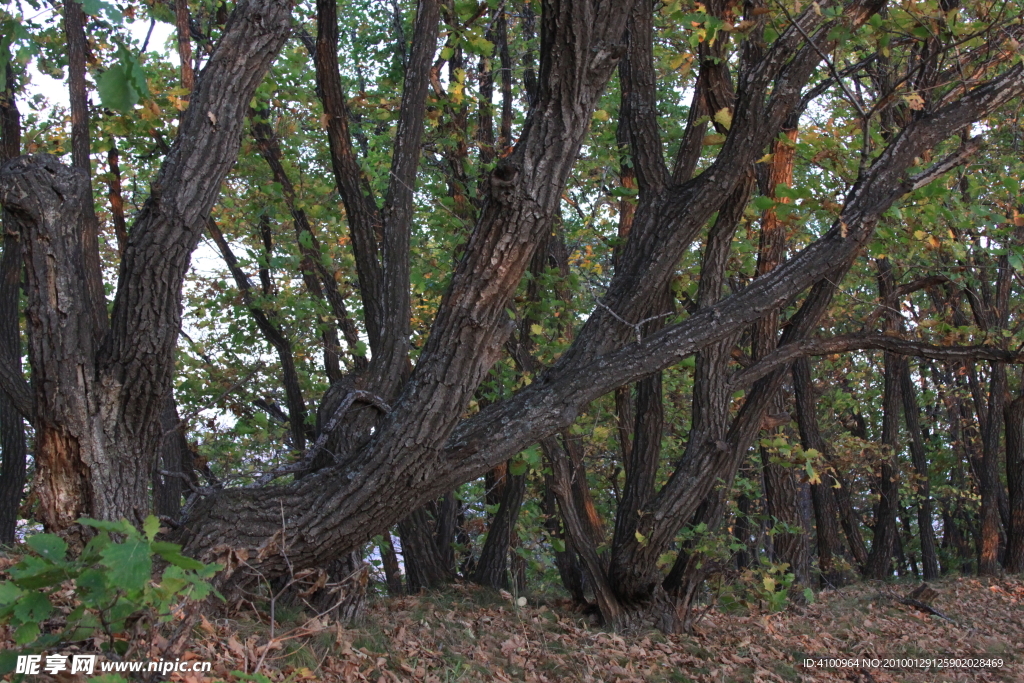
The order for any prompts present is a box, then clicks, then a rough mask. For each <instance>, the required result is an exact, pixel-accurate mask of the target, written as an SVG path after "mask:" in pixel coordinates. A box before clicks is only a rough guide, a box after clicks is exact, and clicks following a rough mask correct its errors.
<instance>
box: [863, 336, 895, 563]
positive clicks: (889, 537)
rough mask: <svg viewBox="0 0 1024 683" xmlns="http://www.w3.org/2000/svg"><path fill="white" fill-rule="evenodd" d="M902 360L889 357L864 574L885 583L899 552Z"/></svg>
mask: <svg viewBox="0 0 1024 683" xmlns="http://www.w3.org/2000/svg"><path fill="white" fill-rule="evenodd" d="M899 392H900V386H899V360H898V357H897V356H895V354H890V353H886V354H885V388H884V395H883V398H882V410H883V414H882V456H881V465H880V466H879V478H878V484H877V486H878V494H879V500H878V505H876V506H875V524H874V538H873V540H872V541H871V555H870V556H869V557H868V562H867V565H866V566H865V568H864V575H865V576H867V577H868V578H871V579H879V580H885V579H889V578H891V577H892V557H893V553H894V552H895V550H896V542H897V538H896V537H897V533H898V531H897V528H896V512H897V510H898V509H899V464H898V460H897V457H896V449H897V448H898V443H897V438H898V436H899V417H900V416H899V409H900V395H899Z"/></svg>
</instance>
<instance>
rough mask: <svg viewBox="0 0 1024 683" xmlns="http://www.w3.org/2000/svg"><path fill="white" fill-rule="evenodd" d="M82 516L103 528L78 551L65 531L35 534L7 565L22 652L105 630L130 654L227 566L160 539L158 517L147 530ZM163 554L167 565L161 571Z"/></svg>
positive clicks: (5, 619) (112, 643)
mask: <svg viewBox="0 0 1024 683" xmlns="http://www.w3.org/2000/svg"><path fill="white" fill-rule="evenodd" d="M79 521H80V523H81V524H83V525H86V526H89V527H92V528H94V529H96V535H95V536H93V538H92V539H91V540H90V541H89V543H88V544H87V545H86V546H85V548H84V549H83V551H82V552H81V554H80V555H78V557H74V558H69V557H68V546H67V544H66V543H65V542H64V541H63V540H62V539H61V538H60V537H59V536H55V535H53V534H38V535H36V536H31V537H29V538H28V539H26V541H25V545H26V546H27V549H28V552H27V553H26V554H25V555H24V556H23V557H22V559H21V561H20V562H18V563H17V564H16V565H14V566H12V567H11V568H10V569H8V570H7V573H8V575H9V576H10V580H7V581H0V625H7V626H9V627H10V629H11V630H12V632H13V638H14V642H15V643H16V644H17V645H19V646H21V652H20V654H26V653H34V652H41V651H43V650H47V649H53V648H56V647H58V646H61V645H66V644H69V643H74V642H79V641H84V640H87V639H90V638H97V637H98V638H100V639H101V640H102V641H103V644H102V647H103V649H104V650H106V651H107V652H112V653H117V654H118V655H123V654H124V653H125V652H126V651H127V650H128V648H129V646H130V645H132V644H133V642H132V641H138V640H139V639H140V637H141V636H142V635H143V634H145V635H146V636H151V635H152V631H153V630H154V629H156V628H159V626H160V625H162V624H165V623H167V622H169V621H171V620H172V619H173V618H174V617H175V614H176V611H177V610H180V609H181V608H182V607H184V605H185V604H187V603H189V602H193V601H198V600H202V599H204V598H206V597H207V596H208V595H210V594H211V593H215V591H213V588H212V587H211V585H210V583H209V582H208V579H210V578H211V577H212V576H213V575H214V574H215V573H216V572H218V571H219V570H220V569H221V566H220V565H216V564H209V565H208V564H203V563H202V562H199V561H197V560H194V559H192V558H190V557H185V556H184V555H182V554H181V546H179V545H177V544H174V543H167V542H163V541H157V540H155V538H156V534H157V531H158V530H159V527H160V522H159V521H158V520H157V518H156V517H153V516H150V517H148V518H147V519H146V521H145V523H144V524H143V529H142V531H139V530H138V529H136V528H135V527H133V526H132V525H131V524H130V523H129V522H128V521H127V520H121V521H119V522H101V521H98V520H94V519H82V520H79ZM157 557H158V558H160V559H161V560H163V561H164V562H166V563H167V566H166V567H165V568H164V569H163V571H162V572H160V575H159V578H154V576H153V571H154V568H153V565H154V559H155V558H157ZM218 597H219V595H218ZM44 626H46V628H44ZM18 654H19V653H17V652H10V651H7V652H2V653H0V675H2V674H4V673H7V672H9V671H13V670H14V668H15V663H16V661H17V655H18Z"/></svg>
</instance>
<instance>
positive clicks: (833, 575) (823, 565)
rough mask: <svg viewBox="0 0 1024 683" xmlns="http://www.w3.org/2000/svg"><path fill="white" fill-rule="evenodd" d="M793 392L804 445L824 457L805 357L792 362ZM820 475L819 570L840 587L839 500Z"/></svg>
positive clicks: (815, 494)
mask: <svg viewBox="0 0 1024 683" xmlns="http://www.w3.org/2000/svg"><path fill="white" fill-rule="evenodd" d="M793 393H794V396H795V399H796V401H795V402H796V418H797V425H798V427H799V429H800V440H801V442H802V444H803V447H804V449H806V450H811V449H813V450H816V451H818V452H819V453H821V454H822V455H823V456H824V455H825V454H826V453H827V452H828V451H829V446H828V444H827V443H826V442H825V439H824V438H823V437H822V436H821V431H820V430H819V429H818V415H817V413H816V412H815V409H814V390H813V387H812V384H811V364H810V362H809V361H808V360H807V359H806V358H801V359H799V360H797V361H795V362H794V363H793ZM820 478H821V482H820V483H818V484H811V500H812V502H813V504H814V523H815V524H814V525H815V536H816V539H817V546H818V570H819V571H820V572H821V581H822V584H823V585H826V586H827V585H832V586H841V585H843V584H844V583H846V582H847V578H848V577H846V576H845V574H844V573H843V572H842V571H840V570H839V569H838V568H837V567H836V559H837V558H839V557H840V556H841V555H842V552H843V542H842V539H841V538H840V536H839V533H840V531H839V520H838V518H837V513H838V503H837V502H836V499H835V495H833V493H832V492H833V490H834V489H833V483H834V482H835V479H834V478H833V477H832V475H831V473H829V472H822V473H821V474H820Z"/></svg>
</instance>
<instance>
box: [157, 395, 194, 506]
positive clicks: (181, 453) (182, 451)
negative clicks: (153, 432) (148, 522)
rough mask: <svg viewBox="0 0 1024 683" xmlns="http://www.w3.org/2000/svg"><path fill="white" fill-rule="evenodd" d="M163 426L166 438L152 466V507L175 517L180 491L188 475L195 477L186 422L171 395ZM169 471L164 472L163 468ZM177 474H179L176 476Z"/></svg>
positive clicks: (162, 418)
mask: <svg viewBox="0 0 1024 683" xmlns="http://www.w3.org/2000/svg"><path fill="white" fill-rule="evenodd" d="M160 429H161V430H162V432H163V439H162V441H161V443H160V453H159V455H158V456H157V458H156V463H155V464H156V466H155V467H154V468H153V509H154V510H155V511H156V514H158V515H160V516H163V517H169V518H171V519H173V520H175V521H177V520H178V517H179V516H180V514H181V495H182V492H183V491H184V489H185V481H186V480H185V479H183V477H188V478H189V481H191V480H192V479H194V477H195V475H194V474H193V472H192V468H193V464H192V449H191V448H189V445H188V439H186V438H185V425H183V424H182V423H181V418H180V417H179V416H178V406H177V404H176V403H175V401H174V397H173V396H172V395H168V396H167V400H166V402H165V404H164V410H163V412H162V413H160ZM161 470H162V471H163V472H167V473H168V474H163V473H162V472H161ZM175 475H178V476H175Z"/></svg>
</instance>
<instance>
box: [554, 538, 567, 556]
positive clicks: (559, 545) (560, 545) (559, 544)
mask: <svg viewBox="0 0 1024 683" xmlns="http://www.w3.org/2000/svg"><path fill="white" fill-rule="evenodd" d="M551 547H552V548H554V549H555V552H556V553H564V552H565V541H563V540H562V539H560V538H555V537H554V536H552V537H551Z"/></svg>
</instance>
